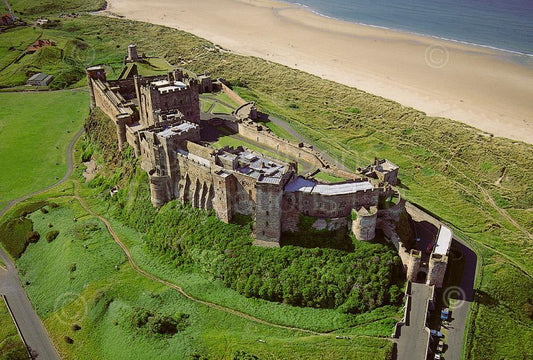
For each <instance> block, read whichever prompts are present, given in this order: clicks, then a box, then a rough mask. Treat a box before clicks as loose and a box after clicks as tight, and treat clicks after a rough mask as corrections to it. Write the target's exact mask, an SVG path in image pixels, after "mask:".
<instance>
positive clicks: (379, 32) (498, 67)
mask: <svg viewBox="0 0 533 360" xmlns="http://www.w3.org/2000/svg"><path fill="white" fill-rule="evenodd" d="M107 11H108V12H112V13H116V14H120V15H123V16H125V17H127V18H130V19H135V20H141V21H147V22H151V23H155V24H161V25H166V26H170V27H173V28H177V29H181V30H184V31H187V32H190V33H193V34H195V35H198V36H200V37H203V38H205V39H208V40H210V41H212V42H213V43H215V44H218V45H220V46H222V47H224V48H226V49H229V50H231V51H234V52H235V53H238V54H242V55H253V56H257V57H261V58H264V59H267V60H271V61H274V62H277V63H280V64H284V65H287V66H290V67H293V68H297V69H300V70H303V71H306V72H309V73H312V74H315V75H317V76H320V77H322V78H326V79H330V80H333V81H336V82H339V83H342V84H345V85H348V86H353V87H356V88H358V89H361V90H364V91H367V92H370V93H373V94H376V95H380V96H383V97H385V98H389V99H392V100H395V101H398V102H400V103H401V104H403V105H406V106H411V107H414V108H416V109H419V110H421V111H424V112H425V113H427V114H428V115H432V116H443V117H447V118H451V119H453V120H457V121H461V122H463V123H466V124H469V125H471V126H474V127H476V128H478V129H481V130H483V131H485V132H487V133H491V134H494V135H495V136H502V137H507V138H511V139H515V140H521V141H525V142H528V143H530V144H532V143H533V57H527V56H521V55H516V54H512V53H507V52H503V51H497V50H492V49H489V48H482V47H477V46H470V45H466V44H461V43H457V42H451V41H445V40H440V39H436V38H431V37H424V36H418V35H414V34H408V33H402V32H395V31H391V30H386V29H381V28H376V27H370V26H364V25H357V24H352V23H348V22H343V21H339V20H334V19H330V18H327V17H323V16H320V15H317V14H314V13H312V12H310V11H308V10H306V9H305V8H303V7H299V6H294V5H291V4H285V3H280V2H274V1H270V0H195V1H190V0H159V1H158V2H157V5H156V6H154V4H152V3H150V2H146V1H143V0H111V1H109V6H108V9H107Z"/></svg>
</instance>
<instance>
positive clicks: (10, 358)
mask: <svg viewBox="0 0 533 360" xmlns="http://www.w3.org/2000/svg"><path fill="white" fill-rule="evenodd" d="M27 358H28V355H27V353H26V348H25V347H24V344H23V343H22V340H21V339H20V337H19V335H18V332H17V329H16V327H15V324H14V323H13V320H12V319H11V315H9V312H8V310H7V307H6V306H5V303H4V300H2V299H0V360H26V359H27Z"/></svg>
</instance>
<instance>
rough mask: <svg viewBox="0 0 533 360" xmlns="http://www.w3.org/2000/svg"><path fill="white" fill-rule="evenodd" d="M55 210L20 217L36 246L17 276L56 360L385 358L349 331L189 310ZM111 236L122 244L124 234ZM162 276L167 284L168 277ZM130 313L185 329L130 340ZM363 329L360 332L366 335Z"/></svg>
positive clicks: (92, 224) (66, 212) (76, 209)
mask: <svg viewBox="0 0 533 360" xmlns="http://www.w3.org/2000/svg"><path fill="white" fill-rule="evenodd" d="M56 201H57V203H58V204H59V207H53V208H52V207H48V206H47V207H45V208H46V209H47V212H45V213H43V212H42V211H36V212H34V213H32V214H31V215H30V216H29V218H30V219H31V220H32V221H33V228H34V230H35V231H38V232H39V233H41V234H42V237H41V239H40V240H39V241H38V242H37V243H33V244H30V245H29V246H28V248H27V250H26V252H25V253H24V254H23V255H22V256H21V257H20V258H19V259H18V260H17V267H18V268H19V271H20V274H21V278H22V279H23V280H28V281H29V282H30V283H31V285H29V286H27V287H26V291H27V293H28V295H29V297H30V299H31V300H32V303H33V304H34V306H35V309H36V311H37V312H38V314H39V315H40V316H41V318H43V321H44V323H45V325H46V327H47V329H48V330H49V332H50V334H51V336H52V338H53V340H54V342H55V344H56V346H57V347H58V349H59V351H60V353H61V355H62V356H63V358H65V359H94V358H99V359H131V358H155V359H165V358H169V357H171V358H180V359H188V358H190V359H192V358H193V355H195V354H196V355H201V356H205V357H207V358H209V359H232V358H233V356H234V354H235V353H236V352H237V351H245V352H246V353H249V354H254V355H256V356H258V357H259V358H261V359H301V358H306V359H323V358H324V357H329V356H333V357H334V358H338V359H367V358H368V357H369V356H370V357H372V358H376V359H380V358H382V359H384V358H386V356H387V354H389V351H390V348H391V344H390V342H389V341H387V340H382V339H377V338H365V337H357V332H356V331H353V332H352V333H351V334H352V336H354V338H353V341H345V340H344V341H339V340H336V339H335V337H334V335H328V336H320V335H309V334H307V333H301V332H298V331H292V330H284V329H278V328H274V327H271V326H268V325H262V324H259V323H255V322H253V321H249V320H246V319H242V318H239V317H237V316H235V315H231V314H228V313H224V312H222V311H219V310H215V309H212V308H209V307H206V306H205V305H202V304H199V303H196V302H193V301H191V300H188V299H186V298H184V297H183V296H182V295H180V294H179V293H177V292H176V291H174V290H172V289H169V288H167V287H166V286H164V285H161V284H159V283H156V282H154V281H152V280H149V279H146V278H144V277H141V276H140V275H138V274H137V273H136V272H134V271H133V270H132V268H131V267H130V266H129V264H128V263H125V257H124V255H123V253H122V251H121V249H120V248H119V247H118V245H116V244H115V243H114V242H113V241H112V239H111V236H110V234H109V233H108V232H107V231H106V229H105V227H104V225H103V224H102V223H101V222H100V221H99V220H97V219H95V218H93V217H92V216H90V215H88V214H87V213H86V212H85V211H84V210H83V209H82V208H81V207H80V206H79V204H78V203H77V202H76V201H72V203H71V201H69V200H67V199H57V200H56ZM74 218H76V219H77V221H73V219H74ZM51 229H54V230H57V231H59V235H58V236H57V237H56V238H55V239H54V240H52V241H51V242H48V241H46V239H45V238H46V237H45V235H44V234H46V233H47V232H49V231H51ZM119 229H120V231H119V234H121V235H122V234H123V233H124V232H128V230H127V229H125V228H123V227H122V228H120V227H119ZM130 231H131V230H130ZM130 235H138V234H132V233H130ZM129 241H130V242H131V241H133V240H132V238H129ZM136 241H139V240H136ZM137 246H138V249H139V250H140V248H141V246H140V244H139V243H137ZM135 251H137V250H135ZM141 251H142V250H141ZM115 266H118V268H119V270H116V269H115ZM151 267H153V265H151ZM161 271H163V272H164V270H160V272H161ZM168 271H170V272H168ZM167 274H170V275H169V276H170V277H172V278H173V276H172V270H168V269H167ZM191 282H196V283H201V281H200V282H198V281H197V280H194V279H193V280H191ZM204 283H206V282H205V280H204ZM209 286H212V285H207V286H204V289H206V288H207V289H208V288H209ZM197 291H198V292H200V290H197ZM136 307H142V308H145V309H149V310H150V311H158V312H161V313H164V314H169V315H172V314H177V313H185V314H187V315H189V320H188V324H187V327H186V328H185V329H184V330H183V331H180V332H178V333H177V334H176V335H174V336H171V337H166V336H159V335H158V336H152V335H149V334H145V333H139V330H138V329H136V328H135V327H133V326H132V325H131V323H130V320H129V317H128V314H129V313H130V312H131V311H132V309H134V308H136ZM361 321H362V320H361ZM372 325H373V324H372V322H370V324H369V325H367V326H366V329H365V330H363V331H362V332H364V333H371V332H372ZM375 327H376V326H374V328H375ZM374 331H375V330H374ZM378 332H379V331H378ZM67 337H68V339H69V341H68V342H67V340H66V339H67ZM133 339H135V341H133ZM258 339H261V340H264V341H265V342H259V341H258ZM70 342H71V343H70Z"/></svg>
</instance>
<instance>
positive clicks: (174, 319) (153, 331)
mask: <svg viewBox="0 0 533 360" xmlns="http://www.w3.org/2000/svg"><path fill="white" fill-rule="evenodd" d="M188 318H189V315H187V314H183V313H180V314H178V315H176V316H170V315H164V314H161V313H158V312H152V311H150V310H148V309H145V308H141V307H136V308H135V309H134V310H133V311H132V313H131V315H130V318H129V320H130V323H131V325H132V326H133V328H135V329H136V330H137V331H144V332H146V333H147V334H149V335H166V336H172V335H174V334H176V333H177V332H179V331H182V330H184V329H185V328H186V327H187V325H188Z"/></svg>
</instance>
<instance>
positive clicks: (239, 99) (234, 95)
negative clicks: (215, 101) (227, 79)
mask: <svg viewBox="0 0 533 360" xmlns="http://www.w3.org/2000/svg"><path fill="white" fill-rule="evenodd" d="M222 90H223V91H224V92H225V93H226V94H227V95H228V96H229V97H230V99H231V100H233V101H235V102H236V103H237V104H238V105H239V106H240V105H244V104H246V103H247V101H246V100H244V99H243V98H242V97H240V96H239V95H237V93H236V92H235V91H233V90H231V89H230V88H229V87H227V86H226V85H224V84H222Z"/></svg>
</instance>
